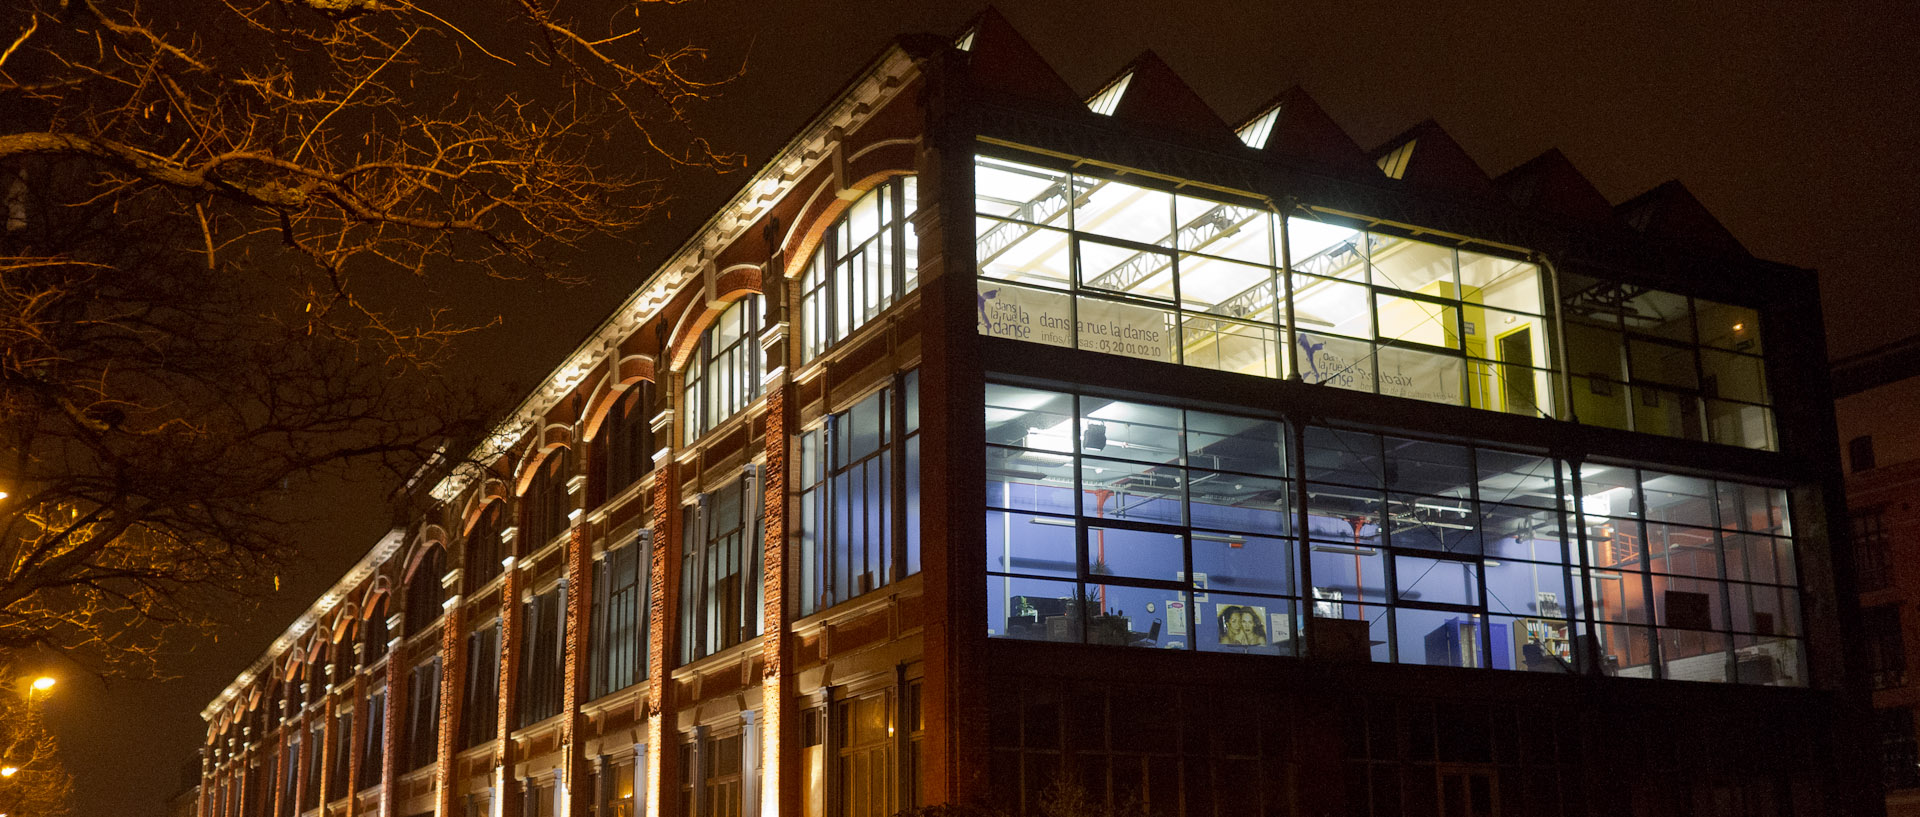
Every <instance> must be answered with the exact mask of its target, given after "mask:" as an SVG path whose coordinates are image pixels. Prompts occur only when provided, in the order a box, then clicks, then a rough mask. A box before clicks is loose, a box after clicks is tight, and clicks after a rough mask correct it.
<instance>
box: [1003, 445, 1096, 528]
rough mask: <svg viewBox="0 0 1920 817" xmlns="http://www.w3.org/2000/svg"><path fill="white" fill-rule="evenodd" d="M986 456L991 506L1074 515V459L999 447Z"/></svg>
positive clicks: (1042, 452) (1060, 455)
mask: <svg viewBox="0 0 1920 817" xmlns="http://www.w3.org/2000/svg"><path fill="white" fill-rule="evenodd" d="M986 453H987V506H988V507H992V508H1006V509H1009V510H1023V511H1044V512H1047V513H1058V514H1071V513H1073V512H1074V493H1073V458H1072V457H1069V456H1067V455H1065V454H1054V453H1049V452H1045V451H1026V450H1021V449H1012V448H997V447H988V449H987V452H986Z"/></svg>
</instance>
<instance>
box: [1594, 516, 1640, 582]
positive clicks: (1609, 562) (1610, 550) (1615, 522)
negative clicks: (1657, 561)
mask: <svg viewBox="0 0 1920 817" xmlns="http://www.w3.org/2000/svg"><path fill="white" fill-rule="evenodd" d="M1642 545H1643V543H1642V542H1641V539H1640V524H1639V523H1638V522H1634V521H1632V520H1627V519H1596V518H1594V517H1591V516H1589V517H1587V551H1588V552H1587V564H1588V565H1591V566H1593V567H1604V568H1614V569H1619V570H1645V569H1646V562H1645V558H1646V557H1645V556H1644V555H1643V553H1642V550H1641V548H1642Z"/></svg>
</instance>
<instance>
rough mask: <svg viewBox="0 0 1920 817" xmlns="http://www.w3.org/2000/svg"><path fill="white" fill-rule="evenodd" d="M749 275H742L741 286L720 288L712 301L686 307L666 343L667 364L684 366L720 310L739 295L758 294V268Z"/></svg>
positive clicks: (676, 369)
mask: <svg viewBox="0 0 1920 817" xmlns="http://www.w3.org/2000/svg"><path fill="white" fill-rule="evenodd" d="M752 279H753V280H752V281H750V282H746V281H745V280H744V277H743V278H742V282H743V285H742V286H739V287H737V288H734V289H730V290H719V292H720V294H719V295H718V296H717V297H715V298H714V301H713V303H711V304H704V305H703V304H695V305H693V306H689V307H687V311H686V313H685V314H683V315H682V316H681V320H680V325H679V326H678V327H675V328H674V330H673V339H672V340H670V341H668V343H667V348H668V349H671V350H672V353H671V354H670V355H669V356H668V360H669V361H671V363H670V365H669V366H668V368H670V369H672V370H673V371H676V372H678V371H682V370H684V369H686V368H687V360H688V359H690V358H692V357H693V350H694V347H695V346H698V345H699V343H700V338H701V336H702V335H705V334H706V331H707V327H709V326H712V325H713V322H714V321H716V320H718V319H719V318H720V315H721V313H723V312H726V311H727V309H728V308H729V307H732V306H733V305H734V304H735V303H738V302H739V301H740V300H741V299H743V298H745V297H747V296H748V295H759V294H761V292H760V276H759V274H758V272H756V273H755V274H754V275H753V276H752ZM716 289H717V288H716ZM754 342H755V343H758V342H759V339H758V338H755V339H754Z"/></svg>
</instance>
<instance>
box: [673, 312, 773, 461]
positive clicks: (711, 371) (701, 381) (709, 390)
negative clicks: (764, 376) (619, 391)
mask: <svg viewBox="0 0 1920 817" xmlns="http://www.w3.org/2000/svg"><path fill="white" fill-rule="evenodd" d="M764 357H765V355H764V354H763V353H762V352H761V351H760V296H758V295H751V296H748V297H746V298H742V299H740V300H738V301H735V302H734V303H733V305H732V306H729V307H727V310H726V311H725V312H722V313H720V319H719V320H717V321H714V323H713V325H712V326H709V327H707V331H706V333H705V334H702V335H701V336H700V345H699V347H698V348H696V349H694V351H693V357H692V359H690V360H688V361H687V380H686V398H687V399H686V403H687V406H686V408H687V422H686V429H687V433H686V443H687V444H689V445H691V444H692V443H693V441H695V440H698V439H700V435H702V434H705V433H707V432H708V431H711V430H713V428H714V427H715V426H718V425H720V423H721V422H723V421H725V420H726V419H727V418H729V417H732V416H733V415H735V414H738V413H740V410H741V409H744V408H746V407H747V405H748V404H749V403H752V402H753V400H754V398H756V397H759V396H760V372H761V370H762V369H763V368H764V361H763V360H762V359H763V358H764Z"/></svg>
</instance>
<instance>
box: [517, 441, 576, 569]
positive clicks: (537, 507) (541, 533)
mask: <svg viewBox="0 0 1920 817" xmlns="http://www.w3.org/2000/svg"><path fill="white" fill-rule="evenodd" d="M538 467H539V469H540V470H539V472H538V473H536V474H534V475H533V482H532V483H530V484H529V485H527V493H526V496H525V498H524V499H523V500H522V501H523V502H525V503H526V506H527V547H526V552H527V553H533V552H535V551H538V550H539V549H540V548H542V547H544V546H545V545H546V544H547V543H548V542H551V541H553V537H555V536H559V535H560V534H562V533H565V532H566V530H567V512H568V511H571V510H573V506H572V504H571V503H569V502H568V501H567V480H568V479H569V478H571V477H572V476H573V452H572V451H569V450H567V449H566V448H559V449H556V450H555V451H554V452H553V453H551V454H548V455H547V458H546V459H545V460H543V461H541V463H540V465H539V466H538Z"/></svg>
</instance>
